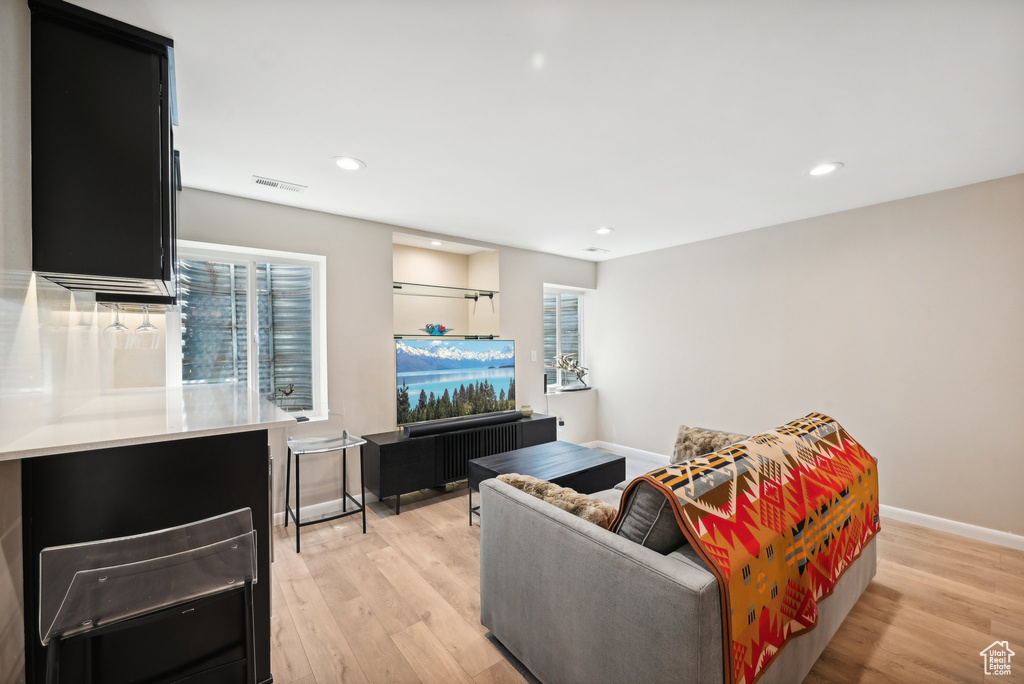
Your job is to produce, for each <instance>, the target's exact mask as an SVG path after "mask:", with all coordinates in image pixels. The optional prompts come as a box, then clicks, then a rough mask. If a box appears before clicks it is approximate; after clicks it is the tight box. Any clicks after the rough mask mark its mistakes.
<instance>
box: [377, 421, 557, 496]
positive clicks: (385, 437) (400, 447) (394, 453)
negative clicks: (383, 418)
mask: <svg viewBox="0 0 1024 684" xmlns="http://www.w3.org/2000/svg"><path fill="white" fill-rule="evenodd" d="M557 429H558V428H557V425H556V422H555V417H554V416H545V415H541V414H537V413H535V414H533V415H532V416H530V417H528V418H519V419H518V420H514V421H511V422H505V423H500V424H497V425H479V424H476V425H473V424H472V423H470V424H469V425H467V426H466V427H464V428H463V429H454V430H450V431H446V432H441V433H437V434H429V435H423V436H418V437H407V436H406V435H405V430H403V429H398V430H393V431H391V432H381V433H379V434H376V435H363V439H365V440H366V444H365V445H364V446H363V450H364V451H363V467H364V468H365V469H366V471H365V473H364V477H365V483H366V488H367V489H369V490H370V491H371V492H373V493H374V494H375V495H376V496H377V498H378V499H381V500H383V499H385V498H387V497H389V496H393V497H395V514H396V515H397V514H399V513H401V510H402V494H407V493H409V492H415V491H418V490H420V489H429V488H431V487H440V486H443V485H446V484H448V483H449V482H455V481H457V480H464V479H466V477H468V475H469V460H470V459H471V458H481V457H483V456H490V455H492V454H500V453H503V452H505V451H512V450H513V449H522V448H523V447H528V446H535V445H537V444H544V443H546V442H554V441H555V440H556V439H557Z"/></svg>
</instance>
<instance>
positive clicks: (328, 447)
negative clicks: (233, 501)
mask: <svg viewBox="0 0 1024 684" xmlns="http://www.w3.org/2000/svg"><path fill="white" fill-rule="evenodd" d="M364 444H366V440H365V439H363V438H361V437H353V436H351V435H348V434H347V433H346V434H345V435H343V436H341V437H306V438H304V439H297V438H289V439H288V465H287V468H286V470H285V483H284V526H285V527H288V518H289V517H291V519H292V520H294V521H295V553H301V551H302V547H301V532H302V528H303V527H305V526H306V525H315V524H317V523H322V522H326V521H328V520H337V519H338V518H344V517H345V516H346V515H354V514H356V513H362V514H363V534H366V487H365V486H364V485H363V472H364V471H363V445H364ZM352 447H359V491H360V495H361V496H362V499H363V500H362V501H361V502H360V501H356V500H355V498H354V497H353V496H352V495H351V494H349V493H348V484H347V480H348V466H347V459H346V458H345V451H346V450H347V449H351V448H352ZM330 451H340V452H341V512H335V513H326V514H324V515H320V516H317V517H315V518H311V519H309V520H303V519H302V517H301V513H300V511H301V501H300V498H299V496H300V483H301V478H300V473H299V471H300V463H301V458H300V457H301V456H303V455H305V454H325V453H327V452H330ZM292 454H295V510H294V511H293V510H292V508H291V506H290V505H289V502H290V494H291V491H290V490H291V480H292ZM349 501H351V502H352V504H353V506H354V507H353V509H352V510H351V511H350V510H348V502H349Z"/></svg>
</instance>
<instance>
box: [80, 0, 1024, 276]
mask: <svg viewBox="0 0 1024 684" xmlns="http://www.w3.org/2000/svg"><path fill="white" fill-rule="evenodd" d="M78 4H81V5H83V6H85V7H88V8H90V9H94V10H96V11H98V12H101V13H103V14H107V15H110V16H113V17H116V18H119V19H122V20H125V21H128V22H130V23H134V24H136V25H139V26H142V27H144V28H147V29H150V30H153V31H156V32H158V33H162V34H165V35H168V36H170V37H172V38H173V39H174V40H175V44H176V54H175V57H176V61H177V70H178V99H179V109H180V113H181V115H180V118H181V126H180V128H179V129H178V131H177V137H176V142H177V146H178V147H179V149H180V150H181V152H182V165H183V176H184V181H185V183H186V185H189V186H192V187H197V188H204V189H208V190H215V191H218V192H225V193H229V194H233V195H241V196H245V197H255V198H259V199H265V200H268V201H272V202H280V203H282V204H294V205H296V206H302V207H308V208H311V209H319V210H322V211H327V212H331V213H336V214H344V215H348V216H357V217H362V218H368V219H374V220H378V221H384V222H387V223H391V224H394V225H397V226H405V227H411V228H416V229H421V230H428V231H435V232H439V233H444V234H448V235H453V236H461V237H466V238H473V239H478V240H486V241H491V242H497V243H501V244H508V245H515V246H520V247H527V248H531V249H537V250H541V251H545V252H552V253H557V254H565V255H568V256H574V257H580V258H589V259H606V258H614V257H618V256H623V255H626V254H632V253H636V252H642V251H647V250H651V249H657V248H660V247H665V246H668V245H675V244H681V243H685V242H692V241H695V240H702V239H706V238H710V237H714V236H718V235H725V234H729V233H735V232H739V231H743V230H749V229H753V228H759V227H762V226H767V225H772V224H776V223H780V222H784V221H789V220H793V219H798V218H803V217H808V216H816V215H820V214H826V213H830V212H835V211H839V210H843V209H848V208H853V207H858V206H863V205H868V204H874V203H877V202H883V201H886V200H892V199H896V198H900V197H907V196H911V195H917V194H921V193H926V192H931V191H935V190H941V189H944V188H950V187H956V186H960V185H965V184H968V183H974V182H978V181H982V180H987V179H991V178H998V177H1002V176H1008V175H1012V174H1015V173H1020V172H1024V123H1022V122H1024V39H1022V36H1024V2H1020V1H1019V0H959V1H950V0H900V1H891V2H881V1H868V0H862V1H856V0H846V1H840V0H832V1H824V0H807V1H792V0H790V1H783V0H778V1H774V2H764V1H763V0H745V1H739V0H734V1H730V2H721V1H715V0H705V1H702V2H684V1H678V2H668V1H665V2H650V1H645V0H631V1H626V0H618V1H615V2H610V1H597V0H584V1H580V2H513V1H511V0H509V1H501V2H499V1H496V0H495V1H489V2H480V1H479V0H475V1H474V0H464V1H459V2H455V1H448V2H442V1H439V0H430V1H422V0H419V1H417V0H407V1H404V2H399V1H397V0H374V1H372V2H366V1H361V2H355V1H346V2H328V1H327V0H318V1H317V0H291V1H289V2H281V1H280V0H274V1H272V0H245V1H242V0H218V1H217V2H210V1H209V0H78ZM336 155H350V156H354V157H358V158H359V159H362V160H363V161H365V162H366V164H367V168H366V169H365V170H364V171H362V172H359V173H351V172H343V171H340V170H339V169H337V168H336V167H335V166H334V165H333V164H332V161H331V157H333V156H336ZM832 160H841V161H843V162H845V163H846V168H845V169H843V170H842V171H840V172H839V173H836V174H834V175H832V176H825V177H820V178H812V177H809V176H808V175H807V173H806V172H807V170H808V169H810V168H811V167H812V166H814V165H815V164H817V163H819V162H822V161H832ZM252 174H259V175H264V176H269V177H271V178H275V179H280V180H284V181H288V182H293V183H299V184H302V185H307V186H309V190H308V191H307V192H306V193H304V194H302V195H291V194H289V193H283V192H282V193H277V192H275V191H273V190H267V189H264V188H259V187H256V186H254V185H252V184H251V182H250V176H251V175H252ZM601 225H609V226H613V227H614V228H615V229H616V231H615V232H614V233H612V234H611V235H607V236H598V235H595V234H594V229H595V228H597V227H598V226H601ZM588 246H599V247H605V248H607V249H610V250H611V252H610V253H608V254H604V255H597V256H594V255H589V254H586V253H584V252H582V251H581V250H582V248H584V247H588Z"/></svg>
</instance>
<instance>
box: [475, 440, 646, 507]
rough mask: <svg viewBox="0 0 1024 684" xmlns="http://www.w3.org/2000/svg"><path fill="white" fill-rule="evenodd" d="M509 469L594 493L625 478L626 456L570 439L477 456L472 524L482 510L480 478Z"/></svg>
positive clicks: (507, 471) (481, 479) (579, 490)
mask: <svg viewBox="0 0 1024 684" xmlns="http://www.w3.org/2000/svg"><path fill="white" fill-rule="evenodd" d="M506 473H519V474H520V475H531V476H533V477H536V478H537V479H539V480H547V481H548V482H553V483H555V484H557V485H559V486H561V487H571V488H572V489H575V490H576V491H577V492H582V493H584V494H592V493H594V492H599V491H601V490H603V489H611V488H612V487H614V486H615V485H617V484H618V483H620V482H622V481H623V480H625V479H626V459H625V458H624V457H622V456H616V455H615V454H610V453H608V452H607V451H600V450H598V449H590V448H588V447H583V446H579V445H578V444H570V443H569V442H548V443H547V444H538V445H536V446H532V447H526V448H525V449H516V450H515V451H506V452H504V453H501V454H494V455H493V456H484V457H483V458H474V459H472V460H471V461H470V462H469V524H470V525H472V524H473V513H474V512H478V511H479V510H480V507H479V506H474V505H473V490H474V489H476V490H477V491H480V483H481V482H483V481H484V480H488V479H490V478H492V477H497V476H498V475H503V474H506ZM477 514H478V515H479V513H477Z"/></svg>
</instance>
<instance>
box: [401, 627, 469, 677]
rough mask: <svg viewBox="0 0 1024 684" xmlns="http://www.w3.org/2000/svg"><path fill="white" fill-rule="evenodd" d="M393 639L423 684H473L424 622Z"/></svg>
mask: <svg viewBox="0 0 1024 684" xmlns="http://www.w3.org/2000/svg"><path fill="white" fill-rule="evenodd" d="M391 639H392V640H393V641H394V642H395V645H397V646H398V648H399V650H400V651H401V652H402V654H403V655H404V656H405V659H406V660H407V661H409V664H410V665H412V667H413V669H414V670H416V674H418V675H419V677H420V680H421V681H422V682H423V684H473V680H472V679H471V678H470V676H469V675H468V674H466V671H465V670H463V669H462V668H461V667H460V666H459V664H458V663H457V662H456V661H455V658H453V657H452V655H451V653H449V652H448V650H447V649H445V647H444V646H443V645H442V644H441V642H440V641H438V639H437V637H436V636H434V633H433V632H431V631H430V629H429V628H428V627H427V626H426V625H425V624H423V623H422V622H417V623H416V624H415V625H412V626H411V627H407V628H406V629H403V630H402V631H400V632H396V633H395V634H392V635H391Z"/></svg>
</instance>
